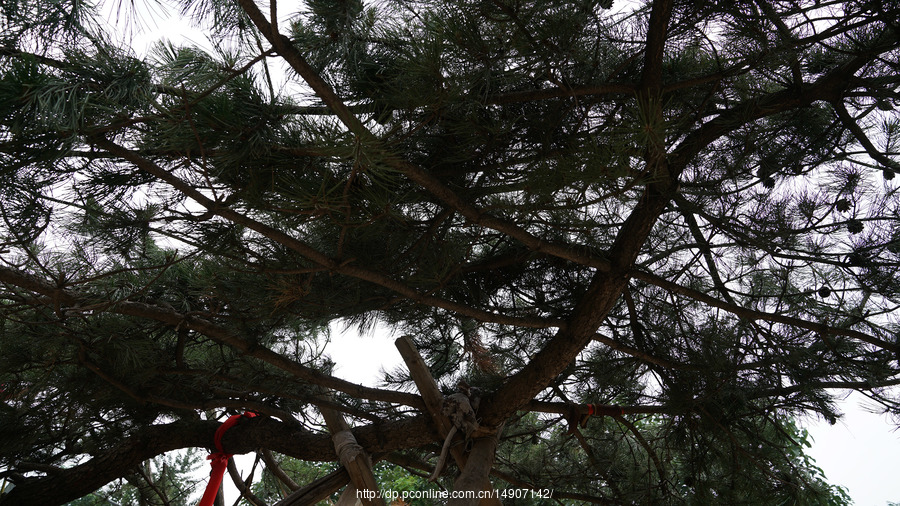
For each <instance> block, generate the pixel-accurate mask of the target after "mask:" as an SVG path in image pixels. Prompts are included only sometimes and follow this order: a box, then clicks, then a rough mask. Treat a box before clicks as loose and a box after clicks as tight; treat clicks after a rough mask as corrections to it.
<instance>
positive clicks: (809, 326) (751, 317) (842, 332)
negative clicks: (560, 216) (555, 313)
mask: <svg viewBox="0 0 900 506" xmlns="http://www.w3.org/2000/svg"><path fill="white" fill-rule="evenodd" d="M631 275H632V277H634V278H635V279H640V280H641V281H644V282H647V283H650V284H652V285H655V286H658V287H660V288H663V289H665V290H667V291H669V292H671V293H677V294H680V295H684V296H686V297H689V298H691V299H694V300H696V301H698V302H703V303H704V304H706V305H708V306H711V307H716V308H719V309H723V310H725V311H728V312H729V313H732V314H734V315H735V316H738V317H740V318H742V319H745V320H748V321H758V320H762V321H768V322H773V323H783V324H785V325H790V326H793V327H798V328H801V329H806V330H811V331H813V332H817V333H819V334H822V335H826V336H828V335H831V336H844V337H849V338H851V339H856V340H858V341H862V342H864V343H868V344H871V345H874V346H877V347H879V348H882V349H885V350H890V351H893V352H895V353H900V346H898V345H896V344H893V343H890V342H887V341H884V340H883V339H879V338H877V337H874V336H870V335H868V334H865V333H862V332H859V331H856V330H851V329H840V328H836V327H831V326H828V325H825V324H822V323H815V322H811V321H807V320H803V319H800V318H794V317H791V316H785V315H780V314H776V313H764V312H762V311H756V310H754V309H746V308H743V307H740V306H738V305H736V304H731V303H729V302H725V301H722V300H719V299H717V298H715V297H713V296H711V295H707V294H705V293H702V292H698V291H697V290H693V289H690V288H687V287H684V286H681V285H679V284H678V283H674V282H672V281H669V280H666V279H663V278H661V277H659V276H656V275H654V274H650V273H648V272H643V271H639V270H634V271H632V272H631Z"/></svg>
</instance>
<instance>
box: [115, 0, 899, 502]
mask: <svg viewBox="0 0 900 506" xmlns="http://www.w3.org/2000/svg"><path fill="white" fill-rule="evenodd" d="M117 3H121V4H123V5H126V6H128V5H129V4H131V5H134V6H135V7H136V8H137V12H138V14H139V17H140V19H141V21H140V22H137V23H134V22H132V23H130V24H128V25H123V24H122V23H118V24H116V23H115V20H116V16H115V14H112V12H113V11H114V9H115V6H114V4H117ZM287 3H288V2H285V4H287ZM289 3H292V4H296V0H292V1H291V2H289ZM107 8H108V9H110V11H109V12H111V15H110V16H109V17H108V18H107V19H109V20H110V21H111V22H112V23H113V24H114V25H116V26H118V27H119V29H120V30H121V29H123V28H124V29H126V31H127V32H128V33H127V35H126V38H128V39H132V40H133V46H132V47H133V48H134V50H135V51H136V52H137V53H138V54H143V53H145V52H146V50H147V48H149V46H150V44H151V43H152V42H154V41H158V40H161V39H167V40H170V41H172V42H174V43H183V42H184V41H189V42H190V43H193V44H198V45H201V46H207V47H208V43H207V41H206V40H205V38H204V36H203V35H202V34H200V33H198V32H196V31H195V30H194V29H193V28H192V27H191V26H190V23H188V22H187V21H185V20H184V19H182V18H180V17H178V16H167V15H166V14H165V12H164V9H163V8H162V7H161V6H160V5H159V4H157V3H155V2H154V0H133V3H131V2H128V1H124V0H107ZM125 8H126V9H129V8H130V7H125ZM279 10H280V12H292V10H291V9H289V8H288V7H287V5H285V6H283V8H281V9H279ZM395 337H396V336H391V335H389V333H388V332H384V331H379V332H377V333H375V334H373V335H367V336H362V337H360V336H358V335H356V334H355V332H352V331H351V332H347V333H343V334H335V336H334V339H333V342H332V343H331V345H330V346H329V347H328V349H327V353H328V354H330V355H331V357H332V358H333V359H334V360H335V362H337V364H338V367H337V369H336V371H335V374H336V375H337V376H338V377H341V378H343V379H346V380H350V381H353V382H356V383H362V384H367V385H370V386H371V385H375V384H376V383H377V382H378V380H379V379H380V378H381V377H382V375H381V374H380V371H381V370H382V369H387V370H391V369H393V368H394V367H395V366H397V365H398V364H400V363H401V359H400V355H399V353H398V352H397V350H396V348H395V347H394V343H393V340H394V338H395ZM373 357H381V360H380V361H379V360H373ZM864 401H865V399H864V398H863V397H862V396H859V395H854V396H851V397H849V398H848V399H847V400H846V401H845V402H844V403H843V404H842V406H843V407H842V409H843V410H844V412H845V416H844V417H843V418H842V419H841V420H840V421H839V422H838V424H837V425H835V426H830V425H828V423H826V422H824V421H818V422H817V421H815V420H807V421H806V423H805V424H804V425H805V426H806V427H807V428H808V429H809V432H810V435H811V436H812V438H813V447H812V448H811V449H809V454H810V455H812V457H813V458H814V459H815V460H816V464H817V465H818V466H819V467H820V468H822V469H823V470H824V471H825V475H826V477H827V478H828V481H829V482H831V483H834V484H838V485H842V486H844V487H846V488H847V490H848V491H849V494H850V497H852V498H853V500H854V502H855V504H856V505H857V506H885V505H886V504H888V502H897V503H900V479H898V478H897V476H898V470H900V432H898V431H896V425H894V424H892V423H891V421H890V420H888V419H887V418H886V417H884V416H882V415H877V414H873V413H871V412H869V411H867V410H866V409H864V408H863V407H862V404H864ZM251 463H252V460H251ZM225 481H226V483H227V482H228V481H229V480H228V479H227V478H226V480H225ZM226 493H227V494H228V498H229V499H228V500H226V504H231V503H233V501H234V497H235V495H234V494H236V491H234V489H233V488H232V489H230V490H227V491H226Z"/></svg>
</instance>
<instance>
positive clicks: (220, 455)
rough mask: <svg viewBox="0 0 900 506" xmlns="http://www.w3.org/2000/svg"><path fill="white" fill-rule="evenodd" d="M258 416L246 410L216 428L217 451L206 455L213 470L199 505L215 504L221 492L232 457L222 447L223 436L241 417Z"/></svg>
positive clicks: (208, 505)
mask: <svg viewBox="0 0 900 506" xmlns="http://www.w3.org/2000/svg"><path fill="white" fill-rule="evenodd" d="M254 416H256V413H251V412H249V411H248V412H246V413H244V414H243V415H234V416H230V417H228V420H225V422H223V423H222V425H220V426H219V428H218V429H216V435H215V436H214V437H213V444H215V447H216V450H218V451H217V452H215V453H213V454H211V455H210V456H208V457H206V458H207V460H209V461H210V462H209V464H210V465H211V466H212V471H210V473H209V483H207V484H206V491H205V492H204V493H203V497H202V498H201V499H200V503H199V504H198V505H197V506H213V503H214V502H215V501H216V495H218V494H219V487H220V486H221V485H222V477H223V476H225V469H226V468H228V459H230V458H231V455H232V454H230V453H225V450H224V449H223V448H222V437H223V436H224V435H225V433H226V432H228V429H230V428H232V427H234V426H235V425H236V424H237V423H238V421H240V419H241V418H244V417H247V418H253V417H254Z"/></svg>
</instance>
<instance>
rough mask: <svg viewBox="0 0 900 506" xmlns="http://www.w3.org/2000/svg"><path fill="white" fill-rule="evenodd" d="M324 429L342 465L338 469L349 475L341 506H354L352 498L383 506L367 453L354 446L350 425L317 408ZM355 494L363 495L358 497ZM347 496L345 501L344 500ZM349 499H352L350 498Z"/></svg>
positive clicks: (333, 411) (354, 440)
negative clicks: (325, 427)
mask: <svg viewBox="0 0 900 506" xmlns="http://www.w3.org/2000/svg"><path fill="white" fill-rule="evenodd" d="M320 411H321V413H322V417H323V418H324V419H325V425H326V426H328V431H329V432H331V439H332V441H334V451H335V452H336V453H337V455H338V458H339V459H340V461H341V465H343V466H344V468H346V469H347V473H349V474H350V484H351V486H348V487H347V488H346V489H345V490H344V494H343V495H342V496H341V503H340V504H344V501H345V500H346V501H347V504H355V500H354V499H355V498H357V497H359V499H360V501H361V502H362V503H363V504H365V505H369V504H371V505H374V506H384V499H382V498H381V497H380V495H379V494H378V483H377V482H376V481H375V473H373V472H372V461H371V460H370V459H369V456H368V454H366V451H365V450H363V448H362V446H360V445H359V444H358V443H357V442H356V438H355V437H354V436H353V433H352V432H350V425H348V424H347V422H346V421H345V420H344V417H343V416H341V414H340V413H338V412H337V411H335V410H333V409H327V408H320ZM357 491H361V492H363V493H362V494H358V493H357ZM344 496H346V499H345V497H344ZM351 496H352V497H351Z"/></svg>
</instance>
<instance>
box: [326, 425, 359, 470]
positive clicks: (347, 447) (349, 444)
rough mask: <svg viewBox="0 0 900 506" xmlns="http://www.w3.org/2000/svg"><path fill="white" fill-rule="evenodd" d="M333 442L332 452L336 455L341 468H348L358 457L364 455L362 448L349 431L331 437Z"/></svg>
mask: <svg viewBox="0 0 900 506" xmlns="http://www.w3.org/2000/svg"><path fill="white" fill-rule="evenodd" d="M331 440H332V441H333V442H334V451H335V452H336V453H337V455H338V460H340V462H341V465H342V466H345V467H346V466H348V465H349V464H350V463H351V462H353V461H354V460H356V458H357V457H359V456H360V455H365V453H364V450H363V447H362V446H360V445H359V443H357V442H356V437H354V436H353V433H352V432H350V431H349V430H342V431H340V432H337V433H335V434H334V435H333V436H331Z"/></svg>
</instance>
